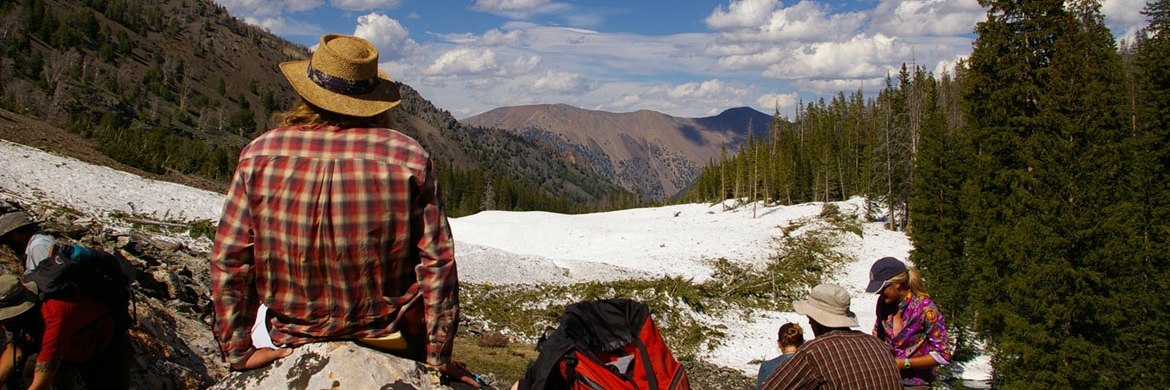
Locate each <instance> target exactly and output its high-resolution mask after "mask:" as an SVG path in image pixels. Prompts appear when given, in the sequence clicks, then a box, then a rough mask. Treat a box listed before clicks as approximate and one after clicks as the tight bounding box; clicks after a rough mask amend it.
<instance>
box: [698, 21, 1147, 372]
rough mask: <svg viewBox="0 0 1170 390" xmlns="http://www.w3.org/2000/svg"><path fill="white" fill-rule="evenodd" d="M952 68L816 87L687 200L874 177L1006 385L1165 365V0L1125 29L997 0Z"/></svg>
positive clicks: (812, 194)
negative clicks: (840, 89)
mask: <svg viewBox="0 0 1170 390" xmlns="http://www.w3.org/2000/svg"><path fill="white" fill-rule="evenodd" d="M980 3H981V4H982V5H983V6H984V7H985V8H987V10H988V14H987V16H988V17H987V21H985V22H982V23H980V24H979V25H978V26H977V27H976V31H975V32H976V33H977V34H978V39H977V40H976V42H975V44H974V52H973V53H972V55H971V57H970V58H969V59H968V60H967V61H965V62H964V63H961V64H959V66H957V67H956V69H955V72H954V73H953V74H943V75H932V74H929V73H928V72H926V71H925V70H923V69H921V68H916V67H913V66H912V67H909V68H907V67H905V66H904V67H903V68H902V71H901V72H900V73H899V74H897V75H894V76H892V77H891V78H890V81H889V82H888V83H887V85H886V87H885V89H883V90H882V91H881V92H880V93H879V94H878V95H877V96H876V97H865V96H863V95H862V94H861V93H860V92H857V93H853V94H850V95H849V96H848V97H847V96H846V95H845V94H844V93H841V94H838V95H837V96H836V97H834V98H832V99H830V100H829V101H828V102H825V101H823V100H822V101H817V102H811V103H807V104H804V105H803V106H802V108H801V109H800V110H799V112H798V113H797V115H796V118H792V119H791V122H790V123H789V121H788V118H777V119H778V120H777V121H776V123H777V125H776V126H774V128H773V131H772V133H771V134H768V135H765V136H763V137H760V138H757V139H753V140H751V141H750V142H749V143H748V144H747V145H745V146H744V147H743V148H742V149H741V150H740V153H739V154H738V155H737V156H735V157H734V158H732V157H728V158H723V159H720V160H719V161H713V162H712V164H711V165H710V166H708V167H707V168H705V170H704V174H703V175H702V177H700V179H699V181H698V183H697V185H696V188H695V190H694V191H692V192H691V193H690V194H689V196H688V200H692V201H698V200H702V201H714V200H722V199H725V198H729V197H736V198H746V199H749V200H765V201H771V202H780V203H800V202H807V201H829V200H839V199H844V198H845V197H848V196H852V195H856V194H862V195H867V196H869V197H871V199H876V200H880V201H882V202H883V203H886V204H887V205H889V206H890V208H891V209H892V210H893V212H892V216H890V218H889V225H888V226H890V227H891V228H894V229H899V230H901V229H905V230H907V231H908V233H909V234H910V237H911V238H912V240H913V242H914V245H915V251H914V252H913V254H912V255H911V259H912V260H913V262H914V263H915V264H917V266H918V267H920V268H921V269H922V271H923V273H924V275H925V276H926V278H927V281H928V282H927V283H928V285H927V287H928V288H927V289H928V291H930V292H931V293H932V296H933V297H934V300H935V302H937V303H938V304H939V305H940V306H941V308H942V310H943V311H944V313H945V314H946V318H947V321H948V324H949V325H950V332H951V334H952V335H953V336H955V337H956V338H957V340H958V341H959V344H960V353H959V354H960V355H963V354H964V352H963V350H964V349H966V348H968V347H970V345H971V341H972V340H971V339H970V337H969V336H971V335H974V336H976V337H977V338H978V339H980V340H982V341H984V342H985V343H986V344H985V346H986V348H987V349H988V350H989V351H990V352H991V354H992V355H993V361H992V363H993V367H994V381H993V386H994V388H999V389H1033V388H1058V389H1087V388H1103V389H1116V388H1148V389H1155V388H1163V387H1165V384H1166V383H1170V367H1168V366H1167V365H1166V362H1167V361H1170V352H1168V351H1170V345H1168V344H1170V299H1168V297H1167V294H1166V291H1167V288H1170V254H1168V253H1170V252H1168V250H1170V247H1168V246H1170V245H1168V244H1170V230H1168V229H1167V228H1166V226H1167V223H1166V221H1167V220H1168V218H1170V200H1168V199H1170V194H1167V191H1168V190H1170V175H1168V174H1167V173H1168V172H1170V165H1168V164H1170V125H1168V124H1170V35H1168V34H1170V0H1157V1H1152V2H1150V3H1149V4H1148V6H1147V8H1146V15H1147V16H1148V17H1149V18H1150V24H1149V26H1148V27H1147V28H1146V29H1144V30H1143V31H1141V32H1140V33H1139V34H1138V39H1137V40H1136V42H1123V43H1122V44H1121V45H1119V44H1118V43H1117V42H1116V41H1115V39H1114V37H1113V35H1112V34H1111V33H1110V31H1109V29H1108V28H1106V27H1105V26H1104V24H1103V22H1102V18H1103V17H1102V15H1101V12H1100V3H1099V2H1097V1H1063V0H1036V1H1024V2H1020V1H1006V0H1003V1H1000V0H982V1H980Z"/></svg>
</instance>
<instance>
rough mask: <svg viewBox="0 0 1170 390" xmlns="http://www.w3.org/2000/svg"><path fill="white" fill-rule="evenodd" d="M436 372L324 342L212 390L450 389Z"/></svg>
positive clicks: (347, 344)
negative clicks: (443, 383) (440, 382)
mask: <svg viewBox="0 0 1170 390" xmlns="http://www.w3.org/2000/svg"><path fill="white" fill-rule="evenodd" d="M447 388H448V387H446V386H442V385H439V377H438V373H437V371H434V370H429V369H427V367H426V366H423V365H422V364H419V363H418V362H415V361H413V360H409V359H404V358H400V357H397V356H394V355H390V354H387V353H383V352H380V351H377V350H373V349H370V348H366V347H363V346H360V345H357V344H355V343H353V342H340V341H334V342H322V343H312V344H305V345H302V346H299V347H297V348H294V349H293V353H292V355H289V356H288V357H284V358H281V359H278V360H277V361H275V362H273V363H272V364H270V365H268V366H266V367H261V368H257V369H255V370H250V371H244V372H232V373H231V374H228V376H227V377H225V378H224V379H223V380H221V381H219V383H217V384H215V385H214V386H212V387H211V389H212V390H229V389H231V390H235V389H249V390H285V389H290V390H292V389H299V390H306V389H313V390H317V389H394V390H406V389H415V390H428V389H447Z"/></svg>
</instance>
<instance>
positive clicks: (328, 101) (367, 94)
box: [280, 34, 402, 117]
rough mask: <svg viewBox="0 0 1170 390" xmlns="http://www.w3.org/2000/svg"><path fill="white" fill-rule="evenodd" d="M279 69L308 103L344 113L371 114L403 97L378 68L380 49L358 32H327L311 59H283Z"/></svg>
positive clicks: (389, 106)
mask: <svg viewBox="0 0 1170 390" xmlns="http://www.w3.org/2000/svg"><path fill="white" fill-rule="evenodd" d="M280 71H281V72H282V73H284V78H286V79H288V82H289V84H292V87H293V89H295V90H296V91H297V93H298V94H300V95H301V97H302V98H304V99H305V100H307V101H308V102H309V103H312V104H313V105H315V106H317V107H321V108H323V109H325V110H328V111H330V112H335V113H338V114H342V115H349V116H356V117H371V116H374V115H378V114H381V113H383V112H386V110H389V109H391V108H394V106H397V105H398V103H399V102H401V101H402V98H401V96H399V93H398V85H397V84H395V83H394V80H392V79H391V78H390V76H388V75H386V73H385V72H382V70H381V69H378V49H377V48H375V47H374V45H371V44H370V42H369V41H367V40H365V39H362V38H359V37H355V36H350V35H337V34H329V35H325V36H323V37H321V44H320V45H317V51H315V52H313V57H312V59H310V60H308V61H289V62H284V63H281V64H280Z"/></svg>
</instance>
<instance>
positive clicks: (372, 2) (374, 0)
mask: <svg viewBox="0 0 1170 390" xmlns="http://www.w3.org/2000/svg"><path fill="white" fill-rule="evenodd" d="M329 3H330V4H332V5H333V6H334V7H337V8H341V9H343V10H346V11H369V10H373V9H384V10H386V9H393V8H396V7H398V0H330V2H329Z"/></svg>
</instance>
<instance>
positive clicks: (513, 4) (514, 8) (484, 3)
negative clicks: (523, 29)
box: [472, 0, 569, 19]
mask: <svg viewBox="0 0 1170 390" xmlns="http://www.w3.org/2000/svg"><path fill="white" fill-rule="evenodd" d="M472 8H473V9H475V10H477V11H483V12H488V13H493V14H497V15H504V16H507V17H511V18H516V19H526V18H528V17H529V16H531V15H534V14H541V13H554V12H560V11H565V10H567V9H569V6H568V5H567V4H558V3H553V2H552V1H550V0H475V5H474V6H473V7H472Z"/></svg>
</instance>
